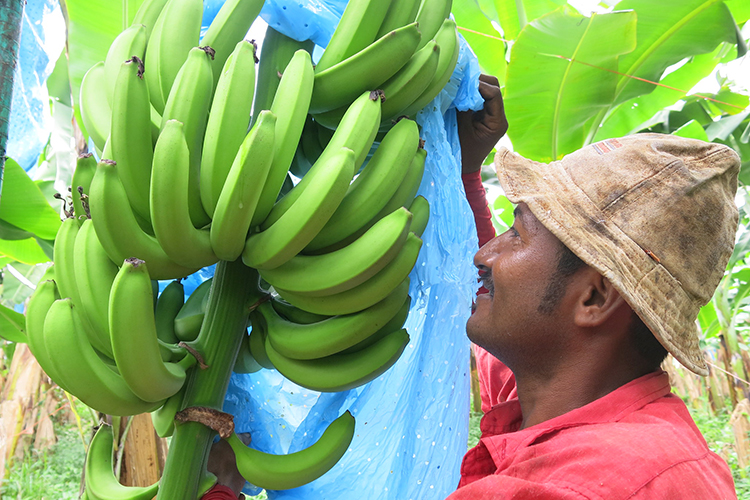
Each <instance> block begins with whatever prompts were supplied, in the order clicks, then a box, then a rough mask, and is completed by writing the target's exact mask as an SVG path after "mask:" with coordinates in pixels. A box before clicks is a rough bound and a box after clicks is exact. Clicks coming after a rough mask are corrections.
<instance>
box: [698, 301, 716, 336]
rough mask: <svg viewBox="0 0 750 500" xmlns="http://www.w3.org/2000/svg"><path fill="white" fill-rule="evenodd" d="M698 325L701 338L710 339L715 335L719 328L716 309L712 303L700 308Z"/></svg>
mask: <svg viewBox="0 0 750 500" xmlns="http://www.w3.org/2000/svg"><path fill="white" fill-rule="evenodd" d="M698 324H699V325H700V327H701V331H702V332H703V336H704V337H707V338H711V337H713V336H714V335H716V331H717V330H718V326H719V318H718V316H717V315H716V308H715V307H714V303H713V301H711V302H709V303H708V304H706V305H705V306H703V307H701V309H700V311H699V312H698Z"/></svg>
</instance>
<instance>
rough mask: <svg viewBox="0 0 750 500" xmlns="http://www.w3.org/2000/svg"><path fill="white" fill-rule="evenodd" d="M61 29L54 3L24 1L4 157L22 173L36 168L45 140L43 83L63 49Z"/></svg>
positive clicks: (46, 112)
mask: <svg viewBox="0 0 750 500" xmlns="http://www.w3.org/2000/svg"><path fill="white" fill-rule="evenodd" d="M64 30H65V25H64V23H63V19H62V12H61V10H60V5H59V3H58V2H57V0H27V2H26V5H25V6H24V12H23V19H22V24H21V43H20V46H19V53H18V63H17V64H16V69H15V72H14V75H13V99H12V102H11V108H10V123H9V129H8V147H7V153H6V154H7V155H8V156H9V157H11V158H13V159H14V160H16V161H17V162H18V164H19V165H21V166H22V167H23V169H24V170H27V171H28V170H29V169H30V168H31V167H33V166H34V165H36V163H37V159H38V158H39V154H40V152H41V151H42V148H43V147H44V145H45V144H46V142H47V138H48V137H49V123H48V119H49V114H50V113H49V94H48V92H47V87H46V85H45V82H46V80H47V77H48V76H49V75H50V73H52V69H53V68H54V65H55V61H57V57H58V56H59V55H60V51H61V50H62V49H63V46H64V42H65V39H64V36H65V34H64V33H65V31H64Z"/></svg>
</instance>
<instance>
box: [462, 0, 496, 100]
mask: <svg viewBox="0 0 750 500" xmlns="http://www.w3.org/2000/svg"><path fill="white" fill-rule="evenodd" d="M452 13H453V17H454V18H455V20H456V24H457V25H458V27H459V28H458V29H459V33H461V36H463V37H464V38H465V39H466V41H467V42H468V44H469V45H470V46H471V49H472V50H473V51H474V54H476V56H477V59H478V60H479V66H480V67H481V69H482V72H483V73H487V74H489V75H493V76H496V77H497V79H498V80H499V82H500V86H503V85H504V83H505V70H506V67H507V63H506V61H505V43H504V42H503V41H502V40H500V39H499V38H500V33H499V32H498V31H497V30H496V29H495V27H494V26H493V25H492V22H491V21H490V19H488V18H487V17H485V13H484V12H483V11H482V10H481V9H480V7H479V5H478V4H477V2H476V0H454V1H453V8H452ZM469 30H470V31H469ZM475 32H478V33H475Z"/></svg>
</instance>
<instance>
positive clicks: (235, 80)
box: [200, 41, 255, 216]
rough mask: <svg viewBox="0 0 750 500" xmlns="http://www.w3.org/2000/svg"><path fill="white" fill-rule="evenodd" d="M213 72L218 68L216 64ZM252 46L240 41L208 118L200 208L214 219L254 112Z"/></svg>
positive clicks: (219, 83)
mask: <svg viewBox="0 0 750 500" xmlns="http://www.w3.org/2000/svg"><path fill="white" fill-rule="evenodd" d="M213 67H214V68H216V67H218V65H217V64H216V62H214V65H213ZM254 81H255V45H253V44H252V43H250V42H246V41H241V42H239V43H238V44H237V46H236V47H235V49H234V52H232V54H230V56H229V58H227V61H226V63H225V64H224V68H223V71H222V72H221V74H220V75H219V76H218V84H217V86H216V93H215V95H214V99H213V102H212V104H211V112H210V113H209V115H208V122H207V124H206V133H205V137H204V139H203V150H202V152H201V168H200V194H201V202H202V203H203V208H204V210H205V211H206V213H208V214H209V215H210V216H213V214H214V210H215V208H216V202H217V201H218V199H219V194H221V188H222V187H223V186H224V181H225V180H226V178H227V175H229V169H230V168H231V167H232V162H233V161H234V157H235V156H236V155H237V151H239V149H240V145H241V144H242V141H243V139H244V138H245V136H246V135H247V129H248V124H249V123H250V113H251V111H252V108H253V92H254V86H253V82H254Z"/></svg>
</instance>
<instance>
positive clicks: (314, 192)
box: [242, 148, 354, 270]
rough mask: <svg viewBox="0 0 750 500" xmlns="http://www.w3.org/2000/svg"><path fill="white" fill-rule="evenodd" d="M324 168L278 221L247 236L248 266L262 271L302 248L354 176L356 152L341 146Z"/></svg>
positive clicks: (244, 256) (244, 259)
mask: <svg viewBox="0 0 750 500" xmlns="http://www.w3.org/2000/svg"><path fill="white" fill-rule="evenodd" d="M325 168H326V169H325V170H320V169H318V170H317V171H316V172H315V173H313V172H312V171H311V172H310V173H309V174H308V177H309V181H308V182H307V183H306V186H305V191H304V192H303V193H302V194H301V195H300V196H299V198H298V199H297V202H296V203H295V204H294V205H292V206H291V207H290V208H289V210H287V211H286V213H284V215H283V216H282V217H280V218H279V220H277V221H276V222H275V223H274V224H273V225H272V226H271V227H269V228H268V229H266V230H264V231H262V232H260V233H254V234H251V235H250V236H249V237H248V238H247V241H246V242H245V249H244V251H243V252H242V262H244V263H245V265H247V266H250V267H253V268H256V269H261V270H270V269H275V268H278V267H279V266H283V265H284V264H285V263H288V262H289V261H290V259H293V258H294V257H295V255H297V254H298V253H299V252H300V251H302V249H303V248H305V246H306V245H307V244H308V243H310V241H311V240H312V239H313V238H314V237H315V235H316V234H317V233H318V231H320V229H321V228H322V227H323V226H324V225H325V223H326V222H327V221H328V220H329V219H330V218H331V215H333V213H334V212H335V211H336V208H337V207H338V206H339V204H340V203H341V200H342V199H343V198H344V195H345V194H346V191H347V189H348V188H349V182H350V181H351V179H352V177H353V176H354V152H353V151H352V150H351V149H347V148H342V149H341V153H340V154H338V155H336V156H333V157H331V158H330V161H328V162H327V163H326V166H325ZM294 189H296V188H294ZM294 189H292V191H294ZM290 194H291V191H290ZM287 196H289V195H287Z"/></svg>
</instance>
